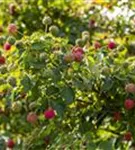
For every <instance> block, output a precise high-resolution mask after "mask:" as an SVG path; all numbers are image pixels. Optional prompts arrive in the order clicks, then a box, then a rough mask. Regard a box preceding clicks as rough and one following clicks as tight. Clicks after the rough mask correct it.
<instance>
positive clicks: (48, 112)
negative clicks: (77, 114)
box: [44, 108, 56, 119]
mask: <svg viewBox="0 0 135 150" xmlns="http://www.w3.org/2000/svg"><path fill="white" fill-rule="evenodd" d="M44 116H45V118H46V119H53V118H54V117H55V116H56V114H55V111H54V109H52V108H48V109H47V110H45V111H44Z"/></svg>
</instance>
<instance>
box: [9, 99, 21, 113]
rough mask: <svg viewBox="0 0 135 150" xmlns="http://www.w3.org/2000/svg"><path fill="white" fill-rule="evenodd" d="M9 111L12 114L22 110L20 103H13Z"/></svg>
mask: <svg viewBox="0 0 135 150" xmlns="http://www.w3.org/2000/svg"><path fill="white" fill-rule="evenodd" d="M11 109H12V111H13V112H20V111H21V110H22V103H21V102H20V101H16V102H13V103H12V108H11Z"/></svg>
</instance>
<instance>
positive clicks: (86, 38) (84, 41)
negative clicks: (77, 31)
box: [82, 35, 90, 44]
mask: <svg viewBox="0 0 135 150" xmlns="http://www.w3.org/2000/svg"><path fill="white" fill-rule="evenodd" d="M89 39H90V36H89V35H84V36H83V37H82V40H83V43H84V44H86V42H87V41H89Z"/></svg>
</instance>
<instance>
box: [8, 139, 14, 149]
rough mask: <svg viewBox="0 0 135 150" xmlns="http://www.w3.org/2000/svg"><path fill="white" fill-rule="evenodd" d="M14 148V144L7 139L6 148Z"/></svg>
mask: <svg viewBox="0 0 135 150" xmlns="http://www.w3.org/2000/svg"><path fill="white" fill-rule="evenodd" d="M14 146H15V143H14V141H13V140H12V139H9V140H8V142H7V147H8V148H13V147H14Z"/></svg>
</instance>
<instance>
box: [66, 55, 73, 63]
mask: <svg viewBox="0 0 135 150" xmlns="http://www.w3.org/2000/svg"><path fill="white" fill-rule="evenodd" d="M73 60H74V55H73V54H67V55H65V56H64V61H65V62H67V63H70V62H73Z"/></svg>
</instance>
